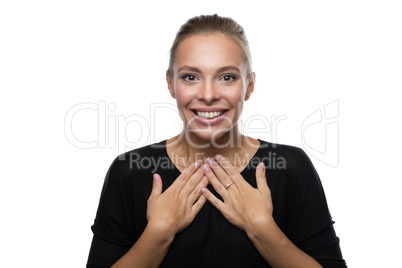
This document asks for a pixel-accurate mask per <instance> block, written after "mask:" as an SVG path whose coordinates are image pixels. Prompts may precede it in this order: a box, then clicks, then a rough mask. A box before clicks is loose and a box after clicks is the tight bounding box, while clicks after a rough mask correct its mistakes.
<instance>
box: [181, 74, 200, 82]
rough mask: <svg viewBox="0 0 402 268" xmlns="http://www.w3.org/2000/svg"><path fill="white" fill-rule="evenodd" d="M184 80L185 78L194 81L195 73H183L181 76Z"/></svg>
mask: <svg viewBox="0 0 402 268" xmlns="http://www.w3.org/2000/svg"><path fill="white" fill-rule="evenodd" d="M182 78H183V79H184V80H186V81H195V80H196V79H197V78H196V77H195V75H192V74H186V75H183V77H182Z"/></svg>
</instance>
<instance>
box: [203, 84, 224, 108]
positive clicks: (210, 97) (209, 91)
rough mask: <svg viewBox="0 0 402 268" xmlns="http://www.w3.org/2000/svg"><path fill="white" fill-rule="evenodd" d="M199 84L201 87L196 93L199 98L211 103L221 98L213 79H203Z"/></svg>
mask: <svg viewBox="0 0 402 268" xmlns="http://www.w3.org/2000/svg"><path fill="white" fill-rule="evenodd" d="M200 86H201V89H200V92H199V94H198V99H199V100H204V101H205V102H206V103H212V102H214V101H216V100H219V99H220V98H221V96H220V93H219V90H218V88H217V85H216V84H215V83H214V82H213V81H204V83H202V84H201V85H200Z"/></svg>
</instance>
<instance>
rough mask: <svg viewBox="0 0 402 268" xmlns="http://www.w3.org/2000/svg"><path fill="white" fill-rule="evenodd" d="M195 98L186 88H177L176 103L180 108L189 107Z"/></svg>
mask: <svg viewBox="0 0 402 268" xmlns="http://www.w3.org/2000/svg"><path fill="white" fill-rule="evenodd" d="M193 98H194V96H193V95H192V93H191V91H190V90H186V88H185V87H181V86H177V87H176V101H177V104H178V105H179V106H180V107H182V106H185V105H187V104H188V103H189V102H190V101H191V100H192V99H193Z"/></svg>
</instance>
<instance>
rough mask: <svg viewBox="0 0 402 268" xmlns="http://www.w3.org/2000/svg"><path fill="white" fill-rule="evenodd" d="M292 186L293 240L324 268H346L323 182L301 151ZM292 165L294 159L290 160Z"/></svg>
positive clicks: (294, 168)
mask: <svg viewBox="0 0 402 268" xmlns="http://www.w3.org/2000/svg"><path fill="white" fill-rule="evenodd" d="M294 157H295V160H296V159H297V161H295V162H293V163H291V165H293V166H292V167H291V168H292V172H291V174H292V175H291V176H292V177H293V178H292V184H291V186H289V188H288V189H290V193H291V196H292V199H293V200H292V202H291V203H290V204H289V206H291V207H292V209H289V211H290V212H291V214H288V215H289V216H288V219H289V225H288V227H289V236H290V239H291V240H292V241H293V243H295V245H296V246H298V247H299V248H300V249H301V250H303V251H304V252H306V253H307V254H309V255H310V256H311V257H313V258H314V259H315V260H317V261H318V262H319V263H320V264H321V265H322V266H324V267H346V263H345V261H344V260H343V257H342V253H341V250H340V246H339V238H338V237H337V236H336V233H335V230H334V227H333V224H334V221H333V220H332V217H331V214H330V212H329V209H328V204H327V201H326V197H325V193H324V189H323V187H322V184H321V181H320V178H319V176H318V174H317V172H316V170H315V168H314V166H313V164H312V162H311V160H310V159H309V158H308V156H307V155H306V153H305V152H304V151H303V150H301V149H298V150H296V152H295V153H294ZM289 160H291V161H292V158H289Z"/></svg>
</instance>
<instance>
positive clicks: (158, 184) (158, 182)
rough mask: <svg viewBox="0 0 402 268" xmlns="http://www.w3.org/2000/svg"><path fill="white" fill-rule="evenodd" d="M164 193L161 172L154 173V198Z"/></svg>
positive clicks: (152, 194)
mask: <svg viewBox="0 0 402 268" xmlns="http://www.w3.org/2000/svg"><path fill="white" fill-rule="evenodd" d="M161 193H162V179H161V176H159V174H157V173H154V175H153V184H152V192H151V196H150V197H152V198H155V197H157V196H159V195H160V194H161Z"/></svg>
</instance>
